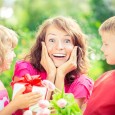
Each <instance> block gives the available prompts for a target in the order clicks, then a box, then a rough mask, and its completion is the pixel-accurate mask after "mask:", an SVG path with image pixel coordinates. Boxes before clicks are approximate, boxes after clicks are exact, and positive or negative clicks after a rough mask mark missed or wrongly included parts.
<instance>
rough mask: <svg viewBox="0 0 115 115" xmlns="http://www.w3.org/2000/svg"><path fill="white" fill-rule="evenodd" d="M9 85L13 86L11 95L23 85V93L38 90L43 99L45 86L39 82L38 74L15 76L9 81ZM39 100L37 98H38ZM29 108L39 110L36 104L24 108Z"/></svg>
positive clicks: (34, 110)
mask: <svg viewBox="0 0 115 115" xmlns="http://www.w3.org/2000/svg"><path fill="white" fill-rule="evenodd" d="M11 85H12V87H13V96H12V99H13V98H14V96H15V95H16V93H17V92H18V91H19V90H20V89H21V88H23V87H25V91H24V92H23V93H29V92H40V93H41V94H42V96H43V97H42V99H45V97H46V91H47V89H46V87H44V86H43V85H42V83H41V77H40V76H39V75H35V76H30V75H28V74H27V75H25V76H23V77H21V78H19V77H15V79H14V81H12V82H11ZM38 101H39V100H38ZM27 109H29V110H31V111H33V112H38V111H39V106H38V104H35V105H33V106H31V107H29V108H26V110H27Z"/></svg>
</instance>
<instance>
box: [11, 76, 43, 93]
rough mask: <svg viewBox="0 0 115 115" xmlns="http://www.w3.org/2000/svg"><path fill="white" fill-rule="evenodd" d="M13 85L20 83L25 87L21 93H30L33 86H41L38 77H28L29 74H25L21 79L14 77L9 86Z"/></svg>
mask: <svg viewBox="0 0 115 115" xmlns="http://www.w3.org/2000/svg"><path fill="white" fill-rule="evenodd" d="M15 83H21V84H24V85H25V88H26V89H25V91H24V92H23V93H28V92H31V91H32V87H33V86H43V85H42V83H41V77H40V75H34V76H30V75H29V74H26V75H24V76H23V77H21V78H19V77H15V78H14V81H12V82H11V86H14V84H15Z"/></svg>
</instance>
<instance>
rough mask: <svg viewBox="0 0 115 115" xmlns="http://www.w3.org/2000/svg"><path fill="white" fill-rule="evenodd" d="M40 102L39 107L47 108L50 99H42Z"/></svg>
mask: <svg viewBox="0 0 115 115" xmlns="http://www.w3.org/2000/svg"><path fill="white" fill-rule="evenodd" d="M38 104H39V107H41V108H42V109H43V108H47V107H49V105H50V103H49V101H48V100H40V101H39V102H38Z"/></svg>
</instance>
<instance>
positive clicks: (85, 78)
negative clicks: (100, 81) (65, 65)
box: [74, 74, 94, 84]
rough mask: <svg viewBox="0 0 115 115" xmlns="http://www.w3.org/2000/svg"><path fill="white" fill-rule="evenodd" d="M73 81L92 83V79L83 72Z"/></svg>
mask: <svg viewBox="0 0 115 115" xmlns="http://www.w3.org/2000/svg"><path fill="white" fill-rule="evenodd" d="M74 82H79V83H81V84H87V83H89V84H94V81H93V80H92V79H91V78H89V77H88V76H87V75H85V74H81V75H79V77H76V79H75V81H74Z"/></svg>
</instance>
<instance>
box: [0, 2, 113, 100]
mask: <svg viewBox="0 0 115 115" xmlns="http://www.w3.org/2000/svg"><path fill="white" fill-rule="evenodd" d="M57 15H63V16H71V17H72V18H74V19H75V20H77V22H78V24H79V25H80V26H81V28H82V30H83V31H84V33H85V34H86V35H87V36H88V38H87V39H88V46H89V48H88V49H89V58H90V68H89V77H91V78H92V79H93V80H96V79H97V78H98V77H99V76H100V75H101V74H102V73H103V72H105V71H107V70H110V69H114V68H115V66H109V65H107V64H106V62H105V60H104V56H103V53H102V52H101V50H100V48H101V39H100V36H99V34H98V28H99V26H100V24H101V23H102V22H103V21H104V20H106V19H107V18H109V17H111V16H114V15H115V0H57V1H55V0H0V24H3V25H4V26H7V27H9V28H11V29H13V30H15V31H16V32H17V34H18V36H19V44H18V46H17V47H16V49H15V52H16V54H17V57H16V58H15V60H14V62H13V64H12V68H11V70H10V71H6V72H5V73H3V74H2V75H0V79H1V80H2V81H3V82H4V85H5V86H6V88H7V89H8V92H9V96H10V98H11V95H12V89H11V86H10V82H11V79H12V75H13V70H14V64H15V62H16V61H17V60H19V59H22V58H23V57H24V55H25V54H26V53H28V51H29V49H30V48H31V46H32V44H33V43H34V41H35V33H36V31H37V28H38V27H39V25H40V24H42V22H43V21H44V20H45V19H47V18H50V17H52V16H57Z"/></svg>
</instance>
